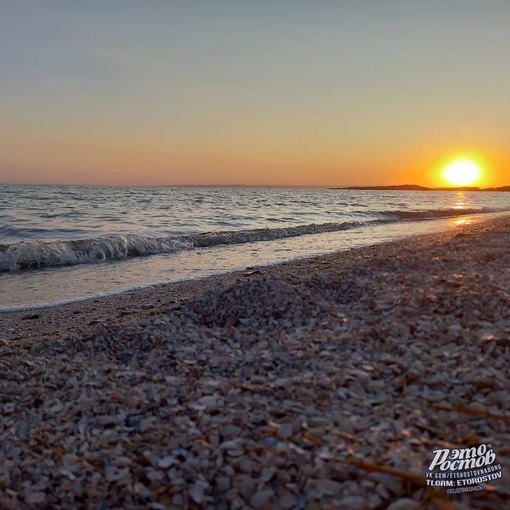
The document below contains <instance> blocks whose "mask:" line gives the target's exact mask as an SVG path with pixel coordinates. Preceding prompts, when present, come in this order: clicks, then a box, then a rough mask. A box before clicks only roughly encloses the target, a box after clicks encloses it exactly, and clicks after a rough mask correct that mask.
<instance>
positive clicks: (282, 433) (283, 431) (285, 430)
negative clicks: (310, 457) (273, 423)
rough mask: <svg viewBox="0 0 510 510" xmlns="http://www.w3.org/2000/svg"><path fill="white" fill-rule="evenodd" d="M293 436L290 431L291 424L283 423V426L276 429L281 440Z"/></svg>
mask: <svg viewBox="0 0 510 510" xmlns="http://www.w3.org/2000/svg"><path fill="white" fill-rule="evenodd" d="M293 434H294V432H293V430H292V424H291V423H284V424H283V425H280V427H279V428H278V436H279V437H281V438H288V437H292V435H293Z"/></svg>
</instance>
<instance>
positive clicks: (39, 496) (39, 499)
mask: <svg viewBox="0 0 510 510" xmlns="http://www.w3.org/2000/svg"><path fill="white" fill-rule="evenodd" d="M45 501H46V494H45V493H44V492H30V493H29V494H27V495H26V496H25V503H28V504H29V505H37V504H38V503H39V504H40V503H44V502H45Z"/></svg>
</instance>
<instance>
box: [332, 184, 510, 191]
mask: <svg viewBox="0 0 510 510" xmlns="http://www.w3.org/2000/svg"><path fill="white" fill-rule="evenodd" d="M330 189H343V190H346V189H347V190H359V191H363V190H374V191H510V186H500V187H499V188H478V187H476V186H458V187H456V188H427V187H426V186H418V184H401V185H396V186H349V187H344V188H330Z"/></svg>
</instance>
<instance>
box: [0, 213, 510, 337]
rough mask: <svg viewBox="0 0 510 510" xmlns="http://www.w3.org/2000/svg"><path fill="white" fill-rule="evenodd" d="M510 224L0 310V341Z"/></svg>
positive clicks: (126, 318)
mask: <svg viewBox="0 0 510 510" xmlns="http://www.w3.org/2000/svg"><path fill="white" fill-rule="evenodd" d="M507 221H510V216H507V217H503V218H499V219H495V220H485V221H481V222H478V221H477V222H476V223H474V224H473V225H466V226H456V227H455V228H452V229H450V230H444V231H442V232H439V233H433V234H418V235H415V236H409V237H406V238H404V239H400V240H397V241H388V242H383V243H381V244H375V245H370V246H365V247H360V248H352V249H349V250H345V251H340V252H334V253H328V254H325V255H320V256H316V257H308V258H300V259H295V260H291V261H288V262H283V263H276V264H271V265H265V266H256V267H248V268H246V269H244V270H235V271H231V272H228V273H221V274H217V275H212V276H208V277H204V278H199V279H193V280H183V281H179V282H168V283H160V284H156V285H154V286H148V287H144V288H141V289H129V290H125V291H121V292H118V293H114V294H108V295H105V296H95V297H90V298H84V299H81V300H78V301H72V302H69V303H63V304H61V303H56V304H50V305H44V306H42V307H37V306H34V307H29V308H26V309H21V310H14V311H5V312H4V311H0V340H6V341H24V340H31V339H35V338H38V337H45V338H48V337H52V336H55V335H57V336H58V335H64V334H67V333H70V332H72V331H86V330H87V329H88V328H90V327H91V326H94V325H96V324H101V325H104V326H110V325H120V324H129V323H131V322H136V321H140V320H142V321H146V320H150V319H151V318H153V317H154V316H156V315H160V314H165V313H168V312H169V311H171V310H173V309H175V308H176V307H178V306H180V305H181V304H182V303H184V302H188V301H192V300H194V299H199V298H200V296H201V295H203V294H204V293H206V292H208V291H211V290H213V289H215V288H217V287H221V286H227V285H231V284H235V283H241V282H246V281H254V280H257V279H261V278H264V277H268V276H274V277H283V278H286V277H289V276H293V275H296V274H313V273H315V272H320V271H328V270H339V269H344V268H348V267H350V266H352V265H354V264H359V263H362V262H363V260H366V259H372V258H375V259H381V258H385V257H392V256H396V255H397V254H399V253H400V252H401V251H402V250H405V251H408V250H412V251H414V250H422V249H425V250H426V249H427V247H428V246H429V245H430V244H433V243H437V242H440V243H444V242H448V241H450V240H451V239H454V238H455V237H456V236H458V235H477V234H479V233H483V232H490V231H491V230H493V229H495V228H498V226H499V225H501V224H505V223H506V222H507Z"/></svg>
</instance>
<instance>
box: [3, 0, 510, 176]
mask: <svg viewBox="0 0 510 510" xmlns="http://www.w3.org/2000/svg"><path fill="white" fill-rule="evenodd" d="M509 27H510V1H508V0H427V1H419V0H415V1H413V0H351V1H349V0H347V1H342V0H337V1H320V0H319V1H315V2H309V1H307V2H304V1H299V0H293V1H290V0H288V1H285V2H278V1H275V0H272V1H222V0H216V1H214V0H209V1H205V0H204V1H193V0H188V1H182V2H181V1H179V2H177V1H171V0H145V1H142V0H138V1H132V0H122V1H120V0H108V1H104V0H102V1H97V0H87V1H83V2H78V1H64V0H61V1H50V0H31V1H30V0H12V1H8V0H4V1H3V2H2V3H1V4H0V69H1V74H2V79H1V80H0V105H1V106H0V107H1V123H0V182H36V183H43V182H49V183H92V184H148V185H154V184H188V183H189V184H269V185H271V184H272V185H285V184H288V185H356V184H361V185H362V184H369V185H377V184H403V183H405V182H406V183H408V182H414V183H418V184H423V185H435V184H443V183H441V182H440V180H439V178H438V169H439V168H440V167H441V166H442V165H444V164H445V163H446V162H447V161H448V160H449V159H451V158H455V157H457V156H464V155H471V156H474V157H476V158H478V159H479V161H480V162H481V163H482V164H483V165H484V166H485V168H486V174H485V179H484V181H483V182H482V184H485V185H503V184H509V182H510V159H509V155H508V148H509V147H510V65H509V62H510V29H509Z"/></svg>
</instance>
